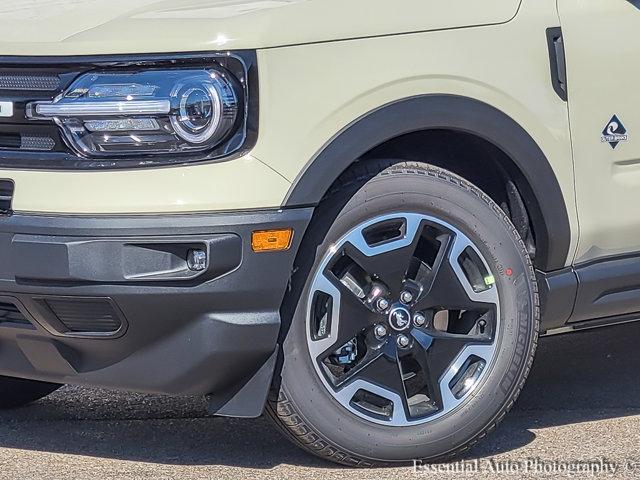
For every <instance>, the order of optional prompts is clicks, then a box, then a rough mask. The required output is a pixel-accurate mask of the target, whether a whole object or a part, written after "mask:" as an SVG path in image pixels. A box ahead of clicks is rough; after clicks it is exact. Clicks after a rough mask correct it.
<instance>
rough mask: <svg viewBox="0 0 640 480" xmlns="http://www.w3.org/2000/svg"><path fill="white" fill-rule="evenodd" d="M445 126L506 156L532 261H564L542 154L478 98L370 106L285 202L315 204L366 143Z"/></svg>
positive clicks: (549, 264)
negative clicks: (525, 215) (530, 228)
mask: <svg viewBox="0 0 640 480" xmlns="http://www.w3.org/2000/svg"><path fill="white" fill-rule="evenodd" d="M434 129H447V130H454V131H460V132H464V133H469V134H472V135H475V136H478V137H480V138H482V139H484V140H486V141H488V142H490V143H492V144H493V145H495V146H496V147H498V148H499V149H500V150H502V151H503V152H504V153H505V154H506V156H507V157H508V158H509V159H511V162H512V163H513V165H511V167H512V168H511V171H510V173H511V174H515V175H516V176H517V177H519V178H517V179H516V185H517V186H518V188H519V189H520V190H521V193H522V195H523V198H524V200H525V203H526V204H527V208H528V209H529V210H530V212H529V213H530V215H531V220H532V222H533V225H534V231H535V233H536V242H537V246H538V255H537V257H536V261H535V263H536V267H537V268H539V269H541V270H544V271H550V270H555V269H560V268H562V267H564V265H565V262H566V259H567V257H568V254H569V247H570V242H571V228H570V224H569V215H568V213H567V210H566V206H565V202H564V196H563V194H562V190H561V189H560V185H559V184H558V180H557V178H556V176H555V173H554V172H553V169H552V168H551V165H550V164H549V161H548V160H547V158H546V156H545V155H544V153H543V152H542V150H541V149H540V147H539V146H538V144H537V143H536V142H535V141H534V140H533V138H532V137H531V136H530V135H529V134H528V133H527V132H526V131H525V130H524V128H522V127H521V126H520V125H519V124H518V123H517V122H516V121H514V120H513V119H512V118H511V117H509V116H508V115H506V114H505V113H503V112H502V111H500V110H498V109H496V108H494V107H492V106H490V105H488V104H486V103H483V102H481V101H478V100H475V99H471V98H466V97H461V96H455V95H423V96H418V97H411V98H407V99H404V100H400V101H397V102H394V103H391V104H388V105H386V106H383V107H381V108H378V109H377V110H374V111H372V112H370V113H368V114H366V115H364V116H363V117H361V118H360V119H358V120H357V121H355V122H354V123H352V124H351V125H349V126H347V127H346V128H345V129H344V130H342V131H341V132H340V133H339V134H337V135H336V136H335V137H334V138H333V139H331V140H330V141H329V142H328V144H326V145H325V146H324V147H323V148H322V150H321V151H320V152H318V154H316V155H315V156H314V157H313V158H312V159H311V160H310V161H309V162H308V163H307V165H306V166H305V168H304V169H303V170H302V172H301V173H300V174H299V175H298V177H297V178H296V179H295V180H294V182H293V185H292V186H291V188H290V190H289V192H288V193H287V196H286V198H285V201H284V203H283V206H284V207H294V206H302V205H305V206H306V205H317V204H318V203H319V202H320V201H321V200H322V198H323V197H324V195H325V194H326V192H327V191H328V190H329V188H330V187H331V185H332V184H333V183H334V181H335V180H336V179H337V178H338V177H339V176H340V175H341V174H342V173H343V172H344V171H345V170H346V169H347V168H348V167H349V166H351V165H352V164H353V163H354V162H355V161H357V160H358V159H359V158H361V157H362V156H363V155H364V154H366V153H367V152H369V151H370V150H371V149H373V148H375V147H377V146H379V145H381V144H383V143H384V142H386V141H389V140H391V139H393V138H396V137H399V136H401V135H404V134H408V133H413V132H417V131H422V130H434Z"/></svg>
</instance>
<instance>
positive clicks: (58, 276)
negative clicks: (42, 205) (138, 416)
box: [0, 209, 312, 414]
mask: <svg viewBox="0 0 640 480" xmlns="http://www.w3.org/2000/svg"><path fill="white" fill-rule="evenodd" d="M311 214H312V210H311V209H292V210H284V211H268V212H251V213H243V214H216V215H184V216H181V215H166V216H132V217H82V216H36V215H18V214H14V215H12V216H9V217H0V375H8V376H15V377H24V378H31V379H35V380H45V381H49V382H57V383H73V384H84V385H92V386H100V387H106V388H115V389H123V390H134V391H145V392H154V393H164V394H211V395H212V396H213V399H214V404H216V405H217V406H219V407H220V406H222V405H224V404H225V403H226V402H227V401H228V400H229V399H232V398H233V397H234V396H235V395H236V393H237V392H238V391H240V390H241V389H242V387H243V386H245V385H246V384H247V383H248V382H250V381H251V379H252V378H253V377H254V375H255V374H256V372H258V371H259V370H260V369H261V367H262V366H263V365H264V364H265V362H267V361H268V360H269V359H270V358H272V355H273V353H274V351H275V349H276V343H277V337H278V333H279V328H280V315H279V309H280V305H281V303H282V299H283V296H284V293H285V289H286V287H287V285H288V280H289V277H290V274H291V269H292V265H293V261H294V257H295V254H296V252H297V249H298V245H299V242H300V241H301V239H302V236H303V234H304V231H305V229H306V227H307V224H308V222H309V220H310V218H311ZM285 227H290V228H293V229H294V232H295V233H294V239H293V244H292V246H291V248H290V249H289V250H287V251H280V252H272V253H254V252H253V251H252V249H251V245H250V243H251V241H250V237H251V232H252V231H254V230H264V229H272V228H285ZM192 249H204V250H206V251H207V252H208V258H209V261H208V266H207V268H206V270H205V271H203V272H193V271H190V270H188V269H186V268H185V265H184V262H185V256H186V252H188V251H189V250H192ZM3 308H4V314H3V313H2V312H3ZM7 312H9V313H7ZM263 370H264V369H263ZM268 376H269V375H267V376H266V377H268ZM266 377H265V375H264V371H263V372H262V376H261V378H266ZM266 381H267V382H268V378H267V380H266ZM263 383H264V382H263ZM264 388H267V386H266V385H265V386H264ZM264 393H265V394H266V392H264ZM240 403H242V402H240ZM234 404H236V405H237V404H238V402H237V401H236V402H234ZM240 410H242V408H241V409H240ZM249 410H250V409H249ZM238 413H239V414H242V413H243V412H238Z"/></svg>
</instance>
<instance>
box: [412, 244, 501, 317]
mask: <svg viewBox="0 0 640 480" xmlns="http://www.w3.org/2000/svg"><path fill="white" fill-rule="evenodd" d="M441 238H442V239H443V242H442V244H441V248H440V250H439V251H438V255H437V257H436V260H435V262H434V265H433V267H432V269H431V272H430V273H429V275H428V278H427V279H426V280H425V282H424V290H423V292H422V294H421V296H420V298H419V299H418V300H417V302H416V303H415V306H414V308H415V309H416V310H428V309H437V310H481V309H486V308H487V306H488V305H491V304H494V303H495V302H496V295H495V294H496V292H495V289H491V288H488V289H486V290H482V291H475V290H474V286H473V285H471V283H470V281H469V279H468V278H467V277H466V276H465V273H464V271H463V269H462V266H461V265H460V263H459V258H460V255H461V254H462V252H463V251H464V250H465V249H466V248H467V247H469V248H473V247H471V246H470V244H469V243H468V242H467V241H465V240H463V239H460V238H457V236H454V235H447V236H443V237H441ZM482 280H483V281H485V282H491V281H493V278H492V277H491V276H490V275H485V276H483V277H482ZM485 286H487V287H491V284H489V285H485Z"/></svg>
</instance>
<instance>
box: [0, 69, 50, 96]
mask: <svg viewBox="0 0 640 480" xmlns="http://www.w3.org/2000/svg"><path fill="white" fill-rule="evenodd" d="M59 89H60V77H58V76H57V75H37V74H31V75H27V74H20V73H1V74H0V90H12V91H18V92H19V91H24V90H26V91H31V92H33V91H36V92H55V91H57V90H59Z"/></svg>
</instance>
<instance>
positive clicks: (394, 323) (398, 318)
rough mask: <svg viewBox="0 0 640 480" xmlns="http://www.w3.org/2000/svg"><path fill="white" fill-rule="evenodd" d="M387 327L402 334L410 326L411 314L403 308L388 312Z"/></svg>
mask: <svg viewBox="0 0 640 480" xmlns="http://www.w3.org/2000/svg"><path fill="white" fill-rule="evenodd" d="M389 325H391V328H393V329H394V330H397V331H398V332H402V331H403V330H406V329H407V328H408V327H409V326H410V325H411V313H410V312H409V310H407V309H406V308H405V307H394V308H392V309H391V311H390V312H389Z"/></svg>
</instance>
